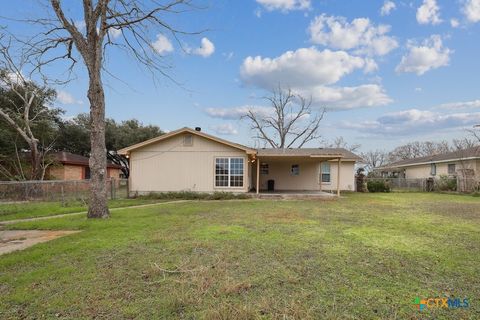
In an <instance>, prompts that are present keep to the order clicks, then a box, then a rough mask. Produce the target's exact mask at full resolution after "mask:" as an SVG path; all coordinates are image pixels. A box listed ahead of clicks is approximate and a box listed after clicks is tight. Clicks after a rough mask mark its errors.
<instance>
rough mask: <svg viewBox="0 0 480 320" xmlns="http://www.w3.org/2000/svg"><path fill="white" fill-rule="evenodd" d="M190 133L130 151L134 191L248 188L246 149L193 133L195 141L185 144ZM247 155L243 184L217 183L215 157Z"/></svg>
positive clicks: (231, 189)
mask: <svg viewBox="0 0 480 320" xmlns="http://www.w3.org/2000/svg"><path fill="white" fill-rule="evenodd" d="M187 134H188V133H184V134H179V135H175V136H172V137H171V138H168V139H165V140H162V141H159V142H157V143H152V144H149V145H146V146H144V147H141V148H139V149H136V150H132V151H131V153H130V169H131V171H130V185H131V188H130V191H131V192H132V193H140V194H141V193H148V192H167V191H198V192H214V191H232V192H247V191H248V185H249V180H248V177H249V172H248V168H249V165H248V156H247V154H246V152H245V151H243V150H240V149H237V148H234V147H230V146H227V145H225V144H221V143H218V142H214V141H212V140H209V139H206V138H204V137H201V136H197V135H193V136H192V138H193V145H191V146H184V143H183V139H184V137H185V136H186V135H187ZM217 157H240V158H243V159H244V183H243V185H244V186H243V187H240V188H229V187H221V188H218V187H215V158H217Z"/></svg>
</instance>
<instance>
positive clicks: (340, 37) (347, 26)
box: [308, 14, 398, 56]
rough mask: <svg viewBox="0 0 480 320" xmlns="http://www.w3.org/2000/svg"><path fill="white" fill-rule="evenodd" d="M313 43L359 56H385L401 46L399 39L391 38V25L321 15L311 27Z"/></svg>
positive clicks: (367, 20)
mask: <svg viewBox="0 0 480 320" xmlns="http://www.w3.org/2000/svg"><path fill="white" fill-rule="evenodd" d="M308 30H309V33H310V40H311V41H312V42H313V43H315V44H321V45H324V46H329V47H332V48H334V49H341V50H351V49H355V50H356V53H358V54H369V55H379V56H383V55H386V54H387V53H389V52H390V51H392V50H393V49H395V48H397V47H398V43H397V41H396V40H395V38H393V37H390V36H387V33H388V32H390V26H388V25H378V26H375V25H374V24H373V23H372V22H371V21H370V20H369V19H367V18H357V19H354V20H352V22H348V21H347V19H346V18H344V17H335V16H327V15H325V14H322V15H320V16H317V17H316V18H315V19H314V20H313V21H312V22H311V23H310V26H309V29H308Z"/></svg>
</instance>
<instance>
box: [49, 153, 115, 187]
mask: <svg viewBox="0 0 480 320" xmlns="http://www.w3.org/2000/svg"><path fill="white" fill-rule="evenodd" d="M51 159H52V161H53V162H54V164H53V165H52V166H51V167H49V168H48V169H47V174H46V176H47V177H48V178H49V179H52V180H84V179H90V167H89V163H88V161H89V158H87V157H84V156H81V155H79V154H73V153H70V152H65V151H60V152H55V153H52V154H51ZM121 169H122V167H121V166H119V165H116V164H114V163H111V162H107V177H108V178H115V179H119V177H120V173H121Z"/></svg>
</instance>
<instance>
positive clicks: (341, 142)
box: [328, 137, 361, 152]
mask: <svg viewBox="0 0 480 320" xmlns="http://www.w3.org/2000/svg"><path fill="white" fill-rule="evenodd" d="M328 147H329V148H343V149H347V150H348V151H351V152H356V151H358V149H360V147H361V145H360V144H358V143H354V144H349V143H348V142H347V141H345V139H344V138H343V137H336V138H335V139H334V140H333V142H332V143H330V144H329V145H328Z"/></svg>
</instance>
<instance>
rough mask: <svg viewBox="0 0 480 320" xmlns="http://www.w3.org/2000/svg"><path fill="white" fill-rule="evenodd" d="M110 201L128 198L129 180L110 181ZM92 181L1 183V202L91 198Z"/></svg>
mask: <svg viewBox="0 0 480 320" xmlns="http://www.w3.org/2000/svg"><path fill="white" fill-rule="evenodd" d="M107 187H108V197H109V199H119V198H127V197H128V180H127V179H113V178H111V179H108V180H107ZM89 190H90V180H44V181H38V180H33V181H0V201H30V200H35V201H62V202H64V201H67V200H83V201H86V200H87V199H88V197H89Z"/></svg>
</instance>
